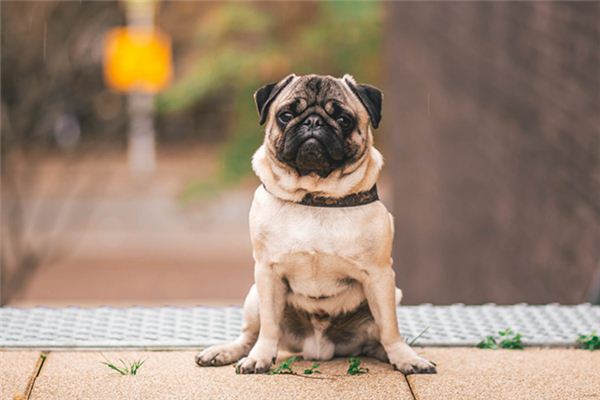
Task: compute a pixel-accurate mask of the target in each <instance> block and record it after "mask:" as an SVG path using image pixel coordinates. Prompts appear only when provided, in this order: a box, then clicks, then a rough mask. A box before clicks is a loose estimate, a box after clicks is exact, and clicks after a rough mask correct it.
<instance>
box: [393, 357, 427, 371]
mask: <svg viewBox="0 0 600 400" xmlns="http://www.w3.org/2000/svg"><path fill="white" fill-rule="evenodd" d="M393 365H394V368H396V369H397V370H398V371H400V372H402V373H403V374H404V375H410V374H435V373H437V370H436V368H435V365H433V363H432V362H431V361H428V360H426V359H424V358H423V357H420V356H418V355H415V357H411V358H408V359H406V360H403V361H401V362H398V363H394V364H393Z"/></svg>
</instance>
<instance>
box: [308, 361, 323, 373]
mask: <svg viewBox="0 0 600 400" xmlns="http://www.w3.org/2000/svg"><path fill="white" fill-rule="evenodd" d="M320 373H321V371H319V364H317V363H313V364H312V365H311V366H310V368H306V369H305V370H304V375H312V374H320Z"/></svg>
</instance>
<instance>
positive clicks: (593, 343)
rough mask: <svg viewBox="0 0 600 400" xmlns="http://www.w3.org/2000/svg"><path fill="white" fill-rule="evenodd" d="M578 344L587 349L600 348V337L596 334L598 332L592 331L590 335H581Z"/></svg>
mask: <svg viewBox="0 0 600 400" xmlns="http://www.w3.org/2000/svg"><path fill="white" fill-rule="evenodd" d="M577 344H579V347H580V348H582V349H585V350H591V351H593V350H600V337H598V335H596V332H592V333H590V334H589V335H579V338H578V339H577Z"/></svg>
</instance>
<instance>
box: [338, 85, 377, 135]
mask: <svg viewBox="0 0 600 400" xmlns="http://www.w3.org/2000/svg"><path fill="white" fill-rule="evenodd" d="M343 79H344V82H346V84H347V85H348V87H349V88H350V90H352V92H353V93H354V94H355V95H356V97H358V99H359V100H360V102H361V103H362V105H363V106H365V108H366V109H367V112H368V113H369V118H370V119H371V125H373V128H376V129H377V127H378V126H379V122H381V105H382V102H383V93H382V92H381V90H379V89H377V88H376V87H375V86H371V85H364V84H358V83H356V81H355V80H354V78H353V77H352V76H350V75H344V78H343Z"/></svg>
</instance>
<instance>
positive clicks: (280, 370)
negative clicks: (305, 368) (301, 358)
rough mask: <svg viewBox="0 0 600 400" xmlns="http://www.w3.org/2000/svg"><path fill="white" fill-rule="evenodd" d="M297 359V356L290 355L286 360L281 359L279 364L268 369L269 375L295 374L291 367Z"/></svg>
mask: <svg viewBox="0 0 600 400" xmlns="http://www.w3.org/2000/svg"><path fill="white" fill-rule="evenodd" d="M296 361H298V356H292V357H290V358H288V359H287V360H283V361H282V362H281V364H279V365H278V366H276V367H275V368H274V369H272V370H271V371H269V375H290V374H292V375H293V374H296V373H295V372H294V370H293V369H292V364H293V363H295V362H296Z"/></svg>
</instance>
